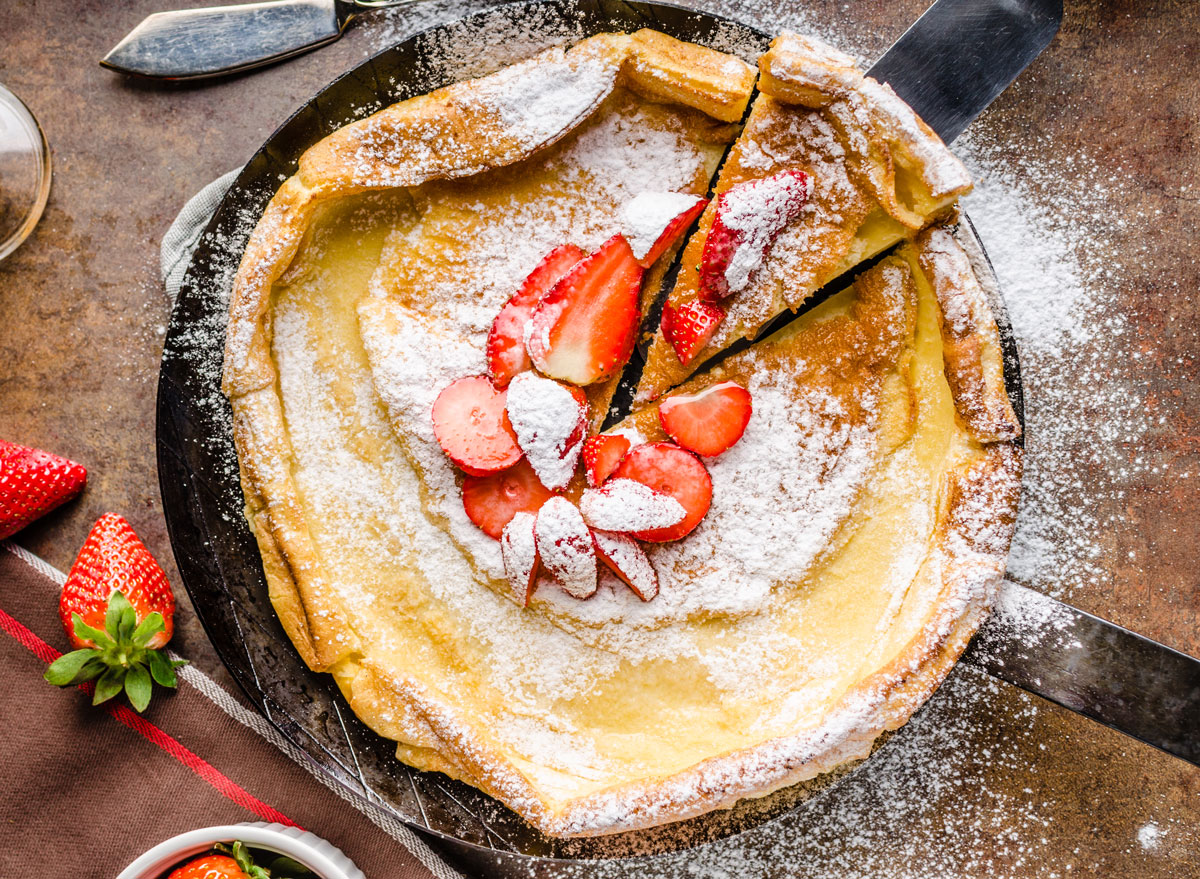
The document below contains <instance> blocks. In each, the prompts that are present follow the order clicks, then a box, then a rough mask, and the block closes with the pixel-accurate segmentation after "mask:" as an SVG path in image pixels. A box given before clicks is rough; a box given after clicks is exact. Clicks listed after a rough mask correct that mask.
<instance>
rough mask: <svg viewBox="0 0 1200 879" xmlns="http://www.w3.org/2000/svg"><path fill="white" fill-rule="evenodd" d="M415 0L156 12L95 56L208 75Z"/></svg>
mask: <svg viewBox="0 0 1200 879" xmlns="http://www.w3.org/2000/svg"><path fill="white" fill-rule="evenodd" d="M420 2H422V0H270V2H266V3H245V4H240V5H237V6H211V7H206V8H202V9H181V10H178V11H175V12H156V13H155V14H154V15H151V16H148V17H147V18H146V19H144V20H143V21H142V23H141V24H139V25H138V26H137V27H135V28H134V29H133V30H132V31H130V32H129V34H128V35H127V36H126V37H125V39H123V40H121V42H119V43H117V45H116V46H115V47H113V49H112V51H111V52H109V53H108V54H107V55H105V56H104V57H103V58H102V59H101V60H100V63H101V64H102V65H103V66H105V67H108V68H110V69H112V70H116V71H119V72H120V73H128V74H131V75H133V76H146V77H151V78H153V79H170V80H179V79H207V78H209V77H213V76H225V75H227V74H230V73H238V72H240V71H243V70H252V69H253V68H255V67H262V66H264V65H267V64H273V63H275V62H276V61H282V60H283V59H285V58H291V57H293V56H295V55H299V54H301V53H303V52H307V51H309V50H310V49H316V48H317V47H319V46H324V45H325V44H327V43H332V42H333V41H334V40H336V39H337V38H338V37H340V36H341V35H342V31H343V30H345V28H346V25H348V24H349V23H350V21H351V19H353V18H354V17H355V16H356V15H359V14H360V13H362V12H365V11H370V10H372V9H381V8H383V7H386V6H408V5H412V4H415V3H420Z"/></svg>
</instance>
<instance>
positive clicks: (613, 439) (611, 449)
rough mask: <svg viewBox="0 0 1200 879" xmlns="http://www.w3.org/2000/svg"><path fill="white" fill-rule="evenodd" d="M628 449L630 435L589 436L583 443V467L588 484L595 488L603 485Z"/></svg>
mask: <svg viewBox="0 0 1200 879" xmlns="http://www.w3.org/2000/svg"><path fill="white" fill-rule="evenodd" d="M628 451H629V437H625V436H621V434H619V433H613V434H604V435H599V436H589V437H588V438H587V440H585V441H584V443H583V469H584V470H585V471H586V472H587V481H588V485H590V486H592V487H593V488H595V487H596V486H597V485H602V484H603V483H604V480H606V479H608V477H609V476H610V475H611V474H612V472H613V471H614V470H615V469H617V464H619V463H620V462H621V458H622V457H624V455H625V453H626V452H628Z"/></svg>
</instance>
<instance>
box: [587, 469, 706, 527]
mask: <svg viewBox="0 0 1200 879" xmlns="http://www.w3.org/2000/svg"><path fill="white" fill-rule="evenodd" d="M579 512H581V513H582V514H583V521H585V522H587V523H588V525H589V526H590V527H592V528H599V529H601V530H603V531H621V532H624V533H634V532H637V533H640V532H643V531H649V530H652V529H658V528H670V527H671V526H672V525H678V524H679V523H680V522H682V521H683V520H684V518H685V517H686V516H687V511H686V510H685V509H684V508H683V505H682V504H680V503H679V501H677V500H675V498H673V497H671V496H670V495H669V494H663V493H662V492H659V491H655V490H654V489H652V488H650V487H649V486H646V485H643V484H642V483H640V482H635V481H634V480H632V479H610V480H609V481H608V482H606V483H604V485H603V486H601V487H600V488H589V489H587V490H585V491H584V493H583V496H582V497H581V498H580V499H579Z"/></svg>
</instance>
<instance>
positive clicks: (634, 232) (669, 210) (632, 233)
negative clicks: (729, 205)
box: [621, 192, 704, 260]
mask: <svg viewBox="0 0 1200 879" xmlns="http://www.w3.org/2000/svg"><path fill="white" fill-rule="evenodd" d="M702 201H704V199H703V198H701V197H700V196H698V195H689V194H687V193H683V192H640V193H638V194H637V195H636V196H634V198H632V199H631V200H629V201H627V202H626V203H625V204H624V205H622V206H621V233H622V234H623V235H624V236H625V240H626V241H628V242H629V247H630V249H631V250H632V251H633V256H634V258H635V259H638V260H643V259H645V258H646V256H647V255H648V254H649V253H650V250H651V249H652V248H653V247H654V245H655V243H656V242H657V241H658V239H659V238H661V237H662V235H663V233H664V232H666V231H667V226H669V225H670V224H671V221H672V220H674V219H675V218H676V217H678V216H679V215H680V214H682V213H683V212H684V211H688V210H691V209H692V208H694V207H695V206H696V205H697V204H699V203H700V202H702Z"/></svg>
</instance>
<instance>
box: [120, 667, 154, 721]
mask: <svg viewBox="0 0 1200 879" xmlns="http://www.w3.org/2000/svg"><path fill="white" fill-rule="evenodd" d="M152 687H153V684H151V683H150V672H149V671H147V669H146V666H144V665H134V666H131V667H130V668H129V671H128V672H126V674H125V695H127V696H128V697H129V704H130V705H132V706H133V710H134V711H137V712H138V713H139V714H140V713H141V712H143V711H145V710H146V706H147V705H149V704H150V690H151V689H152Z"/></svg>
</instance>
